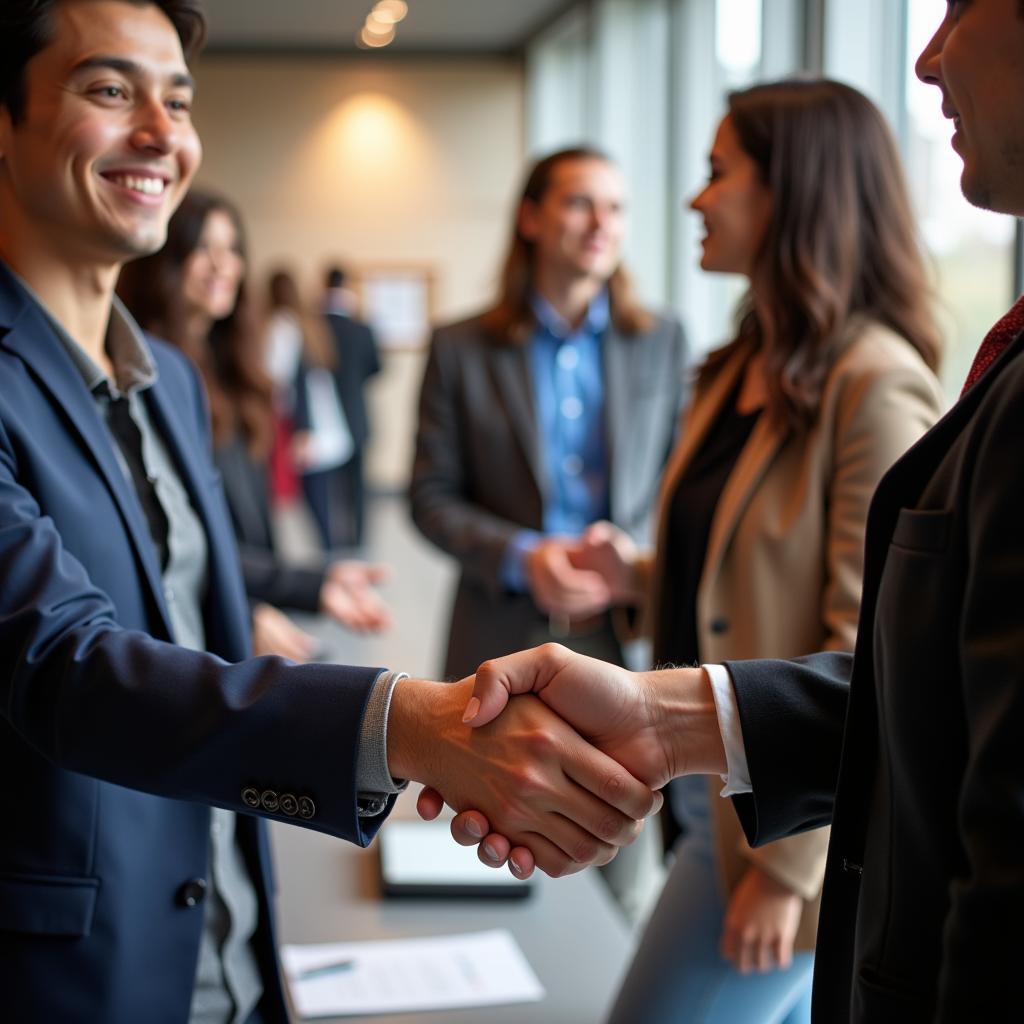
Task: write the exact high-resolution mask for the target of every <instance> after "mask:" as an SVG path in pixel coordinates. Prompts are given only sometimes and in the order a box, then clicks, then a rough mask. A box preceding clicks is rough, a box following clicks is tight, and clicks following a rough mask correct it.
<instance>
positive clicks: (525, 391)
mask: <svg viewBox="0 0 1024 1024" xmlns="http://www.w3.org/2000/svg"><path fill="white" fill-rule="evenodd" d="M492 354H493V358H492V360H491V365H492V367H493V369H494V378H495V381H496V382H497V385H498V389H499V391H500V392H501V394H502V396H503V397H504V399H505V405H506V407H507V409H508V416H509V420H510V422H511V424H512V428H513V430H514V431H515V433H516V436H517V437H518V438H519V443H520V445H522V448H523V453H524V454H525V455H526V461H527V464H528V465H529V467H530V472H531V473H532V474H533V479H534V482H535V483H536V485H537V489H538V491H539V492H540V494H541V497H542V499H543V498H544V497H545V496H546V494H547V490H548V488H547V484H546V480H547V474H546V472H545V466H544V459H543V454H542V452H541V444H540V433H539V431H538V428H537V414H536V411H535V408H534V401H533V384H532V381H531V379H530V367H529V361H528V359H527V354H526V349H525V348H523V346H521V345H508V344H503V345H495V346H494V348H493V349H492Z"/></svg>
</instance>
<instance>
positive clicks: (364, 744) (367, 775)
mask: <svg viewBox="0 0 1024 1024" xmlns="http://www.w3.org/2000/svg"><path fill="white" fill-rule="evenodd" d="M408 678H409V676H408V673H406V672H381V674H380V675H379V676H377V680H376V682H375V683H374V684H373V689H372V690H371V691H370V699H369V700H368V701H367V702H366V713H365V714H364V715H363V724H362V728H361V729H360V734H359V757H358V759H357V761H356V804H357V806H358V808H359V816H360V817H361V818H374V817H376V816H377V815H378V814H383V812H384V810H385V808H386V807H387V805H388V797H390V796H394V795H395V794H396V793H401V792H402V790H403V789H405V787H406V786H408V785H409V783H408V782H407V781H404V780H403V781H400V782H396V781H395V780H394V779H393V778H392V777H391V772H389V771H388V712H389V711H390V709H391V697H392V695H393V694H394V692H395V686H396V685H397V684H398V683H400V682H401V681H402V680H403V679H408Z"/></svg>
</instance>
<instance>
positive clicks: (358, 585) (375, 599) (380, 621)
mask: <svg viewBox="0 0 1024 1024" xmlns="http://www.w3.org/2000/svg"><path fill="white" fill-rule="evenodd" d="M390 575H391V570H390V569H389V568H388V567H387V566H386V565H374V564H371V563H369V562H357V561H343V562H335V563H333V565H331V566H330V567H329V568H328V570H327V574H326V576H325V577H324V582H323V584H322V585H321V587H320V610H321V611H322V612H323V613H324V614H325V615H329V616H331V618H333V619H334V620H335V621H337V622H340V623H341V624H342V625H343V626H347V627H348V628H349V629H352V630H355V631H356V632H359V633H364V632H373V633H376V632H379V631H380V630H382V629H387V628H388V627H389V626H390V625H391V613H390V612H389V611H388V607H387V605H386V604H385V603H384V601H383V600H382V599H381V597H380V594H378V593H377V591H376V590H375V589H374V587H375V586H376V585H377V584H379V583H384V582H386V581H387V579H388V578H389V577H390Z"/></svg>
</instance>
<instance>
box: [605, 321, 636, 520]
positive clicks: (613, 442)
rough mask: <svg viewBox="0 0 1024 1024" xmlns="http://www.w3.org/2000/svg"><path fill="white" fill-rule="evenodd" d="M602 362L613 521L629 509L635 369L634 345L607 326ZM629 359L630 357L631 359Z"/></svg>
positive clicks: (610, 501)
mask: <svg viewBox="0 0 1024 1024" xmlns="http://www.w3.org/2000/svg"><path fill="white" fill-rule="evenodd" d="M601 348H602V353H601V354H602V359H603V361H604V401H605V429H606V433H607V438H608V461H609V471H608V503H609V505H610V509H609V511H610V512H611V518H612V520H613V521H614V522H620V521H622V519H623V518H624V517H625V514H626V510H627V509H628V507H629V500H628V494H629V488H630V473H629V469H630V465H631V453H632V452H633V451H634V445H633V425H634V424H635V423H637V416H636V410H635V408H633V407H632V394H631V387H630V383H631V380H632V376H631V370H632V369H633V368H635V366H636V351H637V350H636V346H635V344H634V343H633V342H631V341H629V340H627V339H626V338H624V337H623V336H622V335H621V334H619V332H618V331H616V330H615V327H614V325H609V327H608V330H607V331H605V334H604V339H603V342H602V346H601ZM631 357H632V358H631Z"/></svg>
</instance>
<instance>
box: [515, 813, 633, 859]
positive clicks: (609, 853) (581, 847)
mask: <svg viewBox="0 0 1024 1024" xmlns="http://www.w3.org/2000/svg"><path fill="white" fill-rule="evenodd" d="M564 809H565V808H564V807H563V806H561V805H560V811H561V810H564ZM513 839H515V840H516V841H518V840H519V839H520V836H519V834H517V835H515V836H513ZM539 839H543V840H545V843H546V844H547V845H548V846H553V847H557V849H558V850H560V851H561V852H562V854H564V855H565V857H567V858H568V859H569V860H571V861H572V862H573V863H574V864H577V865H578V866H579V868H578V869H582V868H585V867H588V866H589V865H592V864H599V865H600V864H607V863H608V862H609V861H611V860H612V859H613V858H614V857H615V854H616V853H617V852H618V848H617V847H616V846H614V845H613V844H612V843H609V842H607V841H606V840H604V839H602V838H600V837H599V836H596V835H594V833H593V832H590V831H588V830H587V829H585V828H583V827H582V826H581V825H579V824H577V822H576V821H574V820H573V819H572V818H571V817H567V816H566V815H565V814H562V813H559V812H556V811H548V812H547V813H545V814H543V815H541V816H540V818H539V820H538V821H537V824H536V826H535V827H534V829H533V830H532V831H531V832H530V833H529V842H528V843H526V844H524V845H527V846H529V848H530V849H531V850H533V852H534V856H535V858H536V861H537V865H538V867H540V869H541V871H544V872H545V873H547V874H551V872H550V871H549V870H548V868H547V867H545V862H544V860H542V857H541V850H539V849H538V843H537V840H539ZM547 859H549V858H547Z"/></svg>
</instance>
